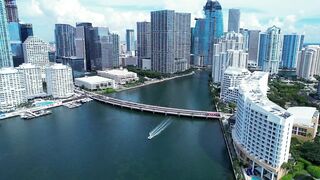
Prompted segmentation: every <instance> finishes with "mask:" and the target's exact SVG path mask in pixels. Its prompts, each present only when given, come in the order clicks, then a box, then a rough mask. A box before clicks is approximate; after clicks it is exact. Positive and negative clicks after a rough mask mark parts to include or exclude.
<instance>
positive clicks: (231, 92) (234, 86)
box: [220, 67, 250, 103]
mask: <svg viewBox="0 0 320 180" xmlns="http://www.w3.org/2000/svg"><path fill="white" fill-rule="evenodd" d="M249 75H250V72H249V71H248V70H247V69H245V68H237V67H228V68H227V69H226V70H225V72H224V74H223V80H222V82H221V93H220V99H221V100H222V101H224V102H226V103H231V102H232V103H236V102H237V99H238V91H239V86H240V83H241V81H242V79H244V78H245V77H247V76H249Z"/></svg>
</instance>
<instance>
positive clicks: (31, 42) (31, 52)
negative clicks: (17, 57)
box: [23, 36, 49, 68]
mask: <svg viewBox="0 0 320 180" xmlns="http://www.w3.org/2000/svg"><path fill="white" fill-rule="evenodd" d="M23 55H24V61H25V62H26V63H31V64H33V65H37V66H40V67H42V68H44V67H45V66H47V65H48V64H49V45H48V43H46V42H44V41H43V40H42V39H40V38H38V37H34V36H29V37H28V38H27V39H26V40H25V41H24V43H23Z"/></svg>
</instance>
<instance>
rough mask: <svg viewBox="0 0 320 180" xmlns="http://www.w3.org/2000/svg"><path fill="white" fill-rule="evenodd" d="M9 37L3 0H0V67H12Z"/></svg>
mask: <svg viewBox="0 0 320 180" xmlns="http://www.w3.org/2000/svg"><path fill="white" fill-rule="evenodd" d="M10 52H11V48H10V39H9V32H8V23H7V15H6V10H5V5H4V1H3V0H0V68H2V67H12V66H13V61H12V57H11V54H10Z"/></svg>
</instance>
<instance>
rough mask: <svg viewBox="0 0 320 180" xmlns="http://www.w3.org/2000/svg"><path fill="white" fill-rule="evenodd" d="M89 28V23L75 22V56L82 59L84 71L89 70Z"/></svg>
mask: <svg viewBox="0 0 320 180" xmlns="http://www.w3.org/2000/svg"><path fill="white" fill-rule="evenodd" d="M91 30H92V24H91V23H77V27H76V36H75V45H76V56H77V57H78V58H83V59H84V69H85V71H91V57H92V55H91V53H92V52H91V51H90V46H91V43H92V38H91Z"/></svg>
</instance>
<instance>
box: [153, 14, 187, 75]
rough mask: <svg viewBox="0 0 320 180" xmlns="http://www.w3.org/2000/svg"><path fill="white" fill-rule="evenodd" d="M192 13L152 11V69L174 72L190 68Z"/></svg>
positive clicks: (168, 72)
mask: <svg viewBox="0 0 320 180" xmlns="http://www.w3.org/2000/svg"><path fill="white" fill-rule="evenodd" d="M190 23H191V14H188V13H175V12H174V11H173V10H163V11H154V12H151V62H152V70H154V71H157V72H161V73H167V74H172V73H175V72H179V71H184V70H187V69H188V68H189V62H190V43H191V39H190V37H191V32H190V31H191V29H190Z"/></svg>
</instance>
